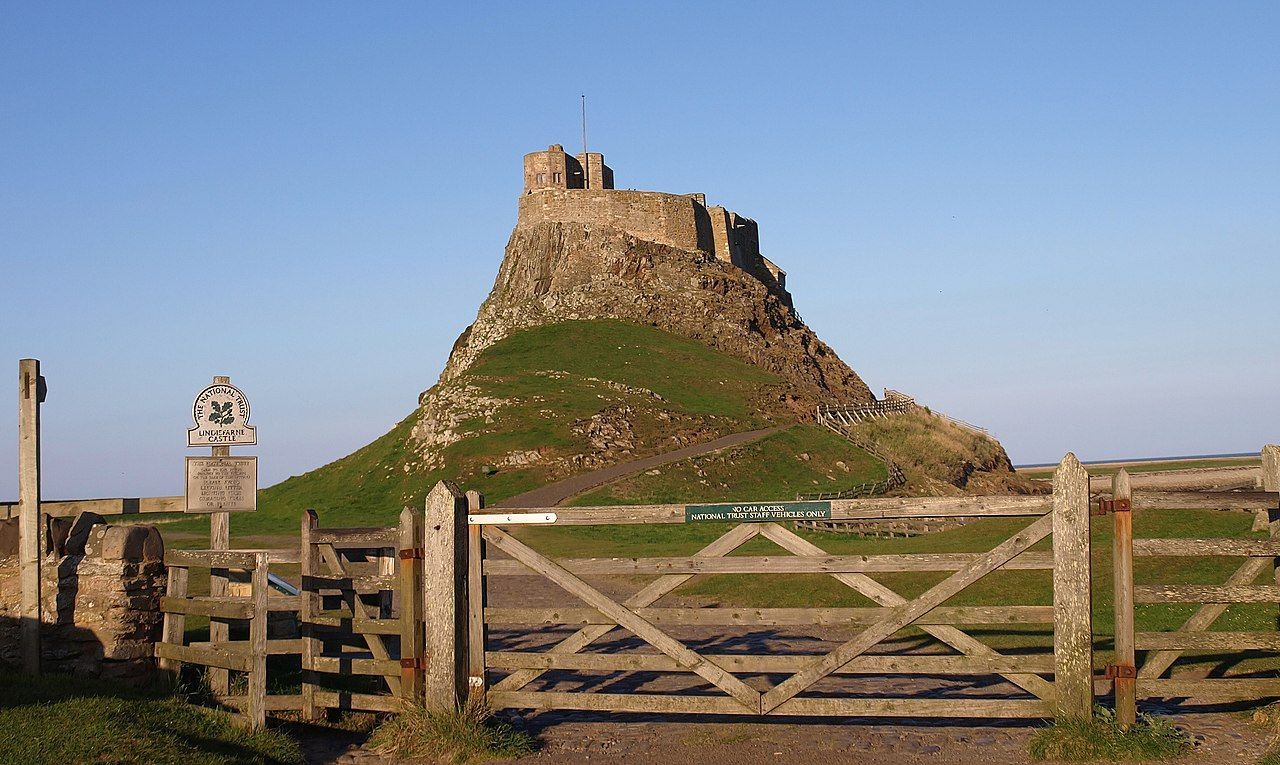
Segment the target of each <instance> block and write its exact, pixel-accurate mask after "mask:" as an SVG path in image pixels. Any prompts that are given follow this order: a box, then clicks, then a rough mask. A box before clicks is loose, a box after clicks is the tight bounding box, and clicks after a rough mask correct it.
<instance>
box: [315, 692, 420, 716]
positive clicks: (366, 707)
mask: <svg viewBox="0 0 1280 765" xmlns="http://www.w3.org/2000/svg"><path fill="white" fill-rule="evenodd" d="M316 703H317V704H319V705H320V706H322V707H324V708H325V709H340V710H343V711H350V712H399V711H400V710H401V709H402V708H403V705H402V702H401V700H400V699H399V698H397V697H395V696H379V695H376V694H372V693H348V692H346V691H340V692H335V691H321V692H319V693H317V694H316Z"/></svg>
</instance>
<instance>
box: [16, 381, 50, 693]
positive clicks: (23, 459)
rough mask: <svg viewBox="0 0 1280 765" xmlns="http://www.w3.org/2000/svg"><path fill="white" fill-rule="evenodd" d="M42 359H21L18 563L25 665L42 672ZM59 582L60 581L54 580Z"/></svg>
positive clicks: (34, 672) (25, 668)
mask: <svg viewBox="0 0 1280 765" xmlns="http://www.w3.org/2000/svg"><path fill="white" fill-rule="evenodd" d="M40 399H41V385H40V361H39V360H38V359H22V360H20V361H19V362H18V505H19V507H18V567H19V575H18V576H19V586H18V588H19V592H20V597H21V603H20V611H19V613H20V614H21V617H22V618H21V624H20V626H19V628H18V640H19V655H20V657H21V663H22V669H23V671H24V672H26V673H27V674H29V675H38V674H40V625H41V624H42V623H43V622H44V617H43V614H42V613H41V609H40V597H41V595H40V553H41V543H40V537H41V536H43V526H44V524H43V523H41V521H40ZM53 584H54V586H55V587H56V586H57V582H54V583H53Z"/></svg>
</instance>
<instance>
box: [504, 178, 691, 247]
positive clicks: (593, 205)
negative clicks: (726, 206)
mask: <svg viewBox="0 0 1280 765" xmlns="http://www.w3.org/2000/svg"><path fill="white" fill-rule="evenodd" d="M539 223H581V224H584V225H588V226H590V225H600V226H609V227H611V228H616V229H620V230H622V231H626V232H627V233H628V234H631V235H632V236H634V237H636V238H637V239H643V240H645V241H649V242H657V243H658V244H665V245H667V246H668V247H676V248H679V249H682V250H701V251H703V252H707V253H711V252H712V246H711V227H710V220H709V219H707V217H706V208H704V207H702V205H699V204H698V203H697V202H696V201H695V200H694V199H693V197H690V196H682V195H679V194H665V193H663V192H660V191H621V190H614V189H609V190H595V189H567V190H562V189H545V190H542V191H538V192H536V193H533V194H525V195H524V196H522V197H520V212H519V223H518V225H520V226H535V225H537V224H539Z"/></svg>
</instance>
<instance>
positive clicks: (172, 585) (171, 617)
mask: <svg viewBox="0 0 1280 765" xmlns="http://www.w3.org/2000/svg"><path fill="white" fill-rule="evenodd" d="M187 571H188V570H187V569H185V568H182V567H180V566H170V567H169V582H168V587H166V588H165V592H167V593H169V596H168V597H166V598H163V599H161V601H160V602H161V606H160V607H161V610H164V601H165V600H167V599H168V598H169V597H172V598H175V599H181V598H185V597H186V595H187V579H188V577H187ZM186 628H187V617H186V616H185V615H184V614H180V613H177V612H170V611H165V615H164V626H163V627H162V630H161V633H160V643H161V644H164V643H167V644H169V645H177V646H181V645H182V644H183V642H184V641H185V640H186ZM156 647H157V649H158V648H159V645H157V646H156ZM156 658H157V659H159V662H158V663H159V666H160V669H161V670H163V671H165V672H167V673H169V680H170V681H171V682H175V683H176V682H177V680H178V671H179V670H180V669H181V668H182V663H181V662H179V661H175V660H173V659H168V658H162V657H161V656H160V653H159V651H158V650H157V652H156Z"/></svg>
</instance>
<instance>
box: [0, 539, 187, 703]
mask: <svg viewBox="0 0 1280 765" xmlns="http://www.w3.org/2000/svg"><path fill="white" fill-rule="evenodd" d="M90 516H92V517H90ZM94 521H101V518H100V517H98V516H93V514H85V515H83V516H81V518H78V519H77V521H76V523H75V524H73V525H71V528H70V533H69V536H67V537H66V539H65V542H59V541H58V539H57V536H58V535H57V534H55V535H54V539H53V541H54V543H55V552H56V553H58V554H57V555H56V556H50V557H46V558H45V559H44V562H43V565H42V567H41V581H40V584H41V601H42V602H41V610H42V616H43V619H44V628H43V630H42V632H41V648H42V663H43V667H44V668H45V669H47V670H50V671H55V672H68V673H70V674H72V675H76V676H80V677H95V678H103V679H108V680H117V681H123V682H126V683H133V684H142V683H145V682H147V681H148V680H150V679H151V678H152V677H153V673H154V669H155V660H154V658H152V657H153V653H154V650H155V643H156V641H157V640H159V638H160V629H161V625H162V620H163V615H162V614H161V612H160V598H161V596H163V595H164V592H165V586H166V571H165V567H164V562H163V561H164V542H163V541H162V540H161V537H160V532H159V531H158V530H157V529H156V527H154V526H108V525H106V524H104V523H95V522H94ZM16 523H17V519H13V520H11V521H2V522H0V525H3V526H7V525H10V524H15V525H16ZM0 531H3V532H10V531H15V530H12V529H3V530H0ZM64 533H65V530H64ZM13 536H15V534H12V533H0V662H3V663H5V664H10V665H16V664H18V661H19V657H18V646H19V639H18V633H19V630H18V626H19V621H18V616H19V612H20V605H19V604H20V603H21V600H22V596H21V590H20V576H19V570H20V569H19V564H18V558H17V555H16V554H15V553H16V550H10V549H7V548H8V547H9V546H10V545H6V544H3V542H4V541H5V539H6V538H7V537H13Z"/></svg>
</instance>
